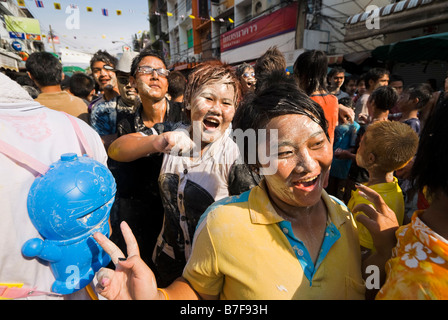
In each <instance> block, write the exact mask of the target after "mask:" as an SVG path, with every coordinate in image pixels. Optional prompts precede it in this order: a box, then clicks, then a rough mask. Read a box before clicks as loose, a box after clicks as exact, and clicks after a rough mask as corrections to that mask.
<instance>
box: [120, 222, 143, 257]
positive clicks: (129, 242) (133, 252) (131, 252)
mask: <svg viewBox="0 0 448 320" xmlns="http://www.w3.org/2000/svg"><path fill="white" fill-rule="evenodd" d="M120 228H121V233H122V234H123V238H124V241H125V242H126V250H127V253H128V258H129V257H132V256H140V249H139V248H138V243H137V239H135V236H134V234H133V233H132V230H131V228H130V227H129V225H128V224H127V223H126V222H124V221H123V222H122V223H121V224H120Z"/></svg>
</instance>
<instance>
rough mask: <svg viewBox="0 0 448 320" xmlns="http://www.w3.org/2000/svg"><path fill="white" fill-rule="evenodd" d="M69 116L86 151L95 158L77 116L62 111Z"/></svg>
mask: <svg viewBox="0 0 448 320" xmlns="http://www.w3.org/2000/svg"><path fill="white" fill-rule="evenodd" d="M62 113H63V114H65V115H66V116H67V118H68V119H69V120H70V122H71V124H72V126H73V129H75V133H76V136H77V137H78V140H79V142H80V143H81V146H82V147H83V148H84V151H85V153H86V154H87V155H88V156H89V157H90V158H93V152H92V149H91V148H90V145H89V143H88V142H87V139H86V137H85V135H84V133H83V132H82V130H81V127H80V126H79V124H78V122H76V120H75V118H74V117H73V116H70V115H69V114H67V113H65V112H62Z"/></svg>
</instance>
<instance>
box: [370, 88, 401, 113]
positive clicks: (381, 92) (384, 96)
mask: <svg viewBox="0 0 448 320" xmlns="http://www.w3.org/2000/svg"><path fill="white" fill-rule="evenodd" d="M369 100H371V101H373V102H374V103H375V107H376V108H378V109H381V110H390V109H392V108H393V107H394V106H395V104H396V103H397V101H398V94H397V91H396V90H395V89H394V88H391V87H389V86H381V87H378V88H376V89H375V90H373V92H372V94H371V95H370V97H369Z"/></svg>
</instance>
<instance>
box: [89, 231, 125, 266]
mask: <svg viewBox="0 0 448 320" xmlns="http://www.w3.org/2000/svg"><path fill="white" fill-rule="evenodd" d="M93 238H94V239H95V240H96V241H97V242H98V244H99V245H100V246H101V247H102V248H103V249H104V251H106V252H107V254H108V255H109V256H110V258H111V259H112V262H113V263H114V264H115V265H117V264H118V261H119V259H124V258H125V256H124V254H123V252H122V251H121V250H120V248H118V247H117V246H116V245H115V243H113V242H112V241H110V240H109V239H108V238H107V237H106V236H105V235H104V234H102V233H100V232H95V233H94V234H93Z"/></svg>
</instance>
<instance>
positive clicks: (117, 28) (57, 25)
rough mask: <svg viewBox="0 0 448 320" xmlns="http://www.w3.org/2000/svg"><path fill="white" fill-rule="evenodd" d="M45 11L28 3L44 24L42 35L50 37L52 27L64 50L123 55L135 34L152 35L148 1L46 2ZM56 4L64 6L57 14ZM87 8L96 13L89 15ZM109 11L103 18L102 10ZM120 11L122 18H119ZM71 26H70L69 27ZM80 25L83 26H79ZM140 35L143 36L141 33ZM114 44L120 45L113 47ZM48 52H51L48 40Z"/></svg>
mask: <svg viewBox="0 0 448 320" xmlns="http://www.w3.org/2000/svg"><path fill="white" fill-rule="evenodd" d="M42 2H43V4H44V7H43V8H38V7H37V6H36V2H35V0H25V3H26V7H27V8H28V10H29V11H30V12H31V13H32V14H33V15H34V17H35V18H36V19H38V20H39V22H40V27H41V32H42V34H48V33H49V26H50V25H51V28H52V30H53V32H54V34H55V35H57V36H59V38H60V41H61V44H60V45H56V48H58V47H59V46H60V47H62V48H69V49H71V50H77V51H82V52H87V53H93V52H96V51H98V50H99V49H102V50H107V51H109V52H110V53H117V52H121V51H122V46H123V45H124V43H123V42H125V43H128V44H131V39H132V35H133V34H139V35H140V34H141V32H143V31H148V29H149V21H148V1H147V0H42ZM54 3H59V4H60V5H61V10H56V9H55V7H54ZM70 4H74V5H77V6H78V8H79V19H76V15H74V14H73V12H74V11H68V12H67V13H66V8H67V7H69V6H70ZM87 7H91V8H92V9H93V11H92V12H87ZM103 8H105V9H108V14H109V15H108V16H104V15H103V14H102V9H103ZM117 10H121V12H122V14H121V15H120V16H118V15H117ZM67 22H68V24H67ZM78 22H79V23H78ZM139 32H140V33H139ZM112 41H120V42H118V43H116V44H113V43H112ZM44 42H45V45H46V50H47V51H51V50H52V49H50V47H49V44H48V43H47V41H46V40H45V41H44Z"/></svg>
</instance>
